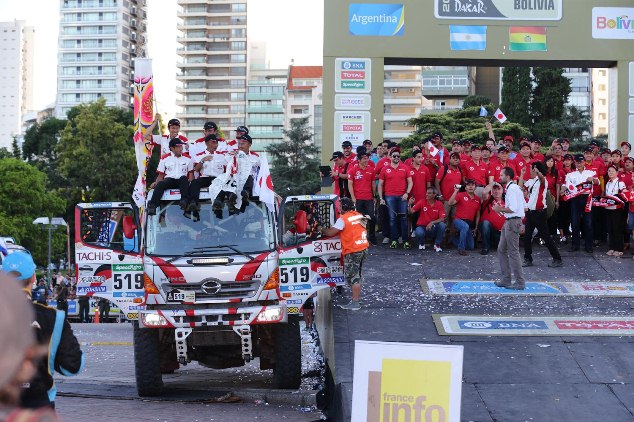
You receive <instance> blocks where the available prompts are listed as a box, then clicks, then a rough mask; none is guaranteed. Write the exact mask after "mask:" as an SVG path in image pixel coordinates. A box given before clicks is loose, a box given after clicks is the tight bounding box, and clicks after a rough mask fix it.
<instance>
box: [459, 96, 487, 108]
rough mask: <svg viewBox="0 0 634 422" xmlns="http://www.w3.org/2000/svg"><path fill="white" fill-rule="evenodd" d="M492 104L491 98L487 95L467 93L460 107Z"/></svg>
mask: <svg viewBox="0 0 634 422" xmlns="http://www.w3.org/2000/svg"><path fill="white" fill-rule="evenodd" d="M489 104H491V105H493V103H492V102H491V99H490V98H489V97H485V96H484V95H467V96H466V97H465V99H464V102H463V103H462V108H469V107H476V106H477V107H480V106H481V105H482V106H486V105H489Z"/></svg>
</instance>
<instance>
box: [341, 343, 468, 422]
mask: <svg viewBox="0 0 634 422" xmlns="http://www.w3.org/2000/svg"><path fill="white" fill-rule="evenodd" d="M354 349H355V351H354V380H353V381H354V382H353V392H352V420H353V421H382V422H398V421H447V422H449V421H459V420H460V400H461V394H462V393H461V391H462V356H463V347H462V346H445V345H437V344H413V343H386V342H376V341H360V340H357V341H356V342H355V348H354Z"/></svg>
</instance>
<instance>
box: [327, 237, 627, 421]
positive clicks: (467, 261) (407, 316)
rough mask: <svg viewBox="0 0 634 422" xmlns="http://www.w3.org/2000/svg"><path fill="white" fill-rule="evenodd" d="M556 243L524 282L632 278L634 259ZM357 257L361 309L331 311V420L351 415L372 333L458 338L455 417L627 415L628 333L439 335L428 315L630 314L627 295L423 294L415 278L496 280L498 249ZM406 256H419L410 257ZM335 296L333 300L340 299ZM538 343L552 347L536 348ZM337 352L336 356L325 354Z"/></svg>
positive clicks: (425, 339) (380, 337)
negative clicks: (365, 343) (359, 346)
mask: <svg viewBox="0 0 634 422" xmlns="http://www.w3.org/2000/svg"><path fill="white" fill-rule="evenodd" d="M604 254H605V251H602V250H600V249H599V250H598V251H597V252H596V253H595V254H594V255H588V254H585V253H583V252H581V253H578V252H577V253H574V254H571V253H568V252H565V249H564V251H563V252H562V255H563V260H564V264H565V266H564V267H563V268H557V269H551V268H548V267H547V266H546V265H547V263H548V262H549V261H550V256H549V255H548V252H547V250H546V249H545V248H543V247H537V248H536V249H535V251H534V263H535V266H534V267H531V268H527V269H526V271H525V276H526V278H527V280H528V281H601V282H609V281H629V282H631V281H634V261H633V260H632V259H631V258H630V259H628V260H625V259H618V258H612V257H608V256H606V255H604ZM366 262H367V263H366V265H365V266H364V273H365V285H364V290H363V294H362V303H363V308H362V309H361V310H359V311H344V310H341V309H340V308H338V307H335V308H333V310H332V322H333V329H332V330H325V331H324V330H322V332H323V333H324V335H325V336H328V335H329V334H330V333H332V338H333V340H334V345H333V346H332V354H330V353H329V352H328V350H329V347H330V346H329V345H328V344H327V343H328V339H327V338H324V339H322V343H326V345H325V350H326V355H327V356H328V357H331V356H333V355H334V357H331V358H330V365H331V366H333V367H334V379H335V383H336V384H338V389H339V390H340V391H341V396H340V398H341V400H340V402H339V403H338V404H339V405H340V406H341V408H340V412H339V413H338V414H336V415H334V417H335V419H337V420H346V421H347V420H350V408H351V404H352V385H353V382H352V373H353V366H354V341H355V340H375V341H390V342H391V341H394V342H414V343H432V344H459V345H463V346H464V369H463V393H462V413H461V417H462V420H469V421H520V420H527V421H554V420H561V421H597V420H606V421H608V420H609V421H634V355H633V354H632V353H631V352H632V350H633V348H634V338H632V337H492V336H483V337H471V336H455V337H451V336H439V335H438V333H437V331H436V328H435V326H434V324H433V321H432V317H431V314H434V313H441V314H473V315H520V316H523V315H525V316H530V315H579V316H589V315H595V316H596V315H605V316H631V315H632V309H633V308H634V301H633V300H632V299H631V298H629V299H628V298H607V297H564V296H532V297H520V296H496V295H492V296H484V295H482V296H429V295H425V294H424V293H423V291H422V290H421V287H420V279H424V278H428V279H432V278H433V279H440V278H442V279H463V280H464V279H472V280H495V279H499V278H500V275H499V269H498V265H497V260H496V257H495V255H494V254H493V255H489V256H481V255H479V253H478V252H477V251H476V252H471V253H470V255H469V256H467V257H462V256H459V255H458V254H457V253H456V250H455V249H453V250H448V251H445V252H443V253H440V254H436V253H434V252H433V251H418V250H415V251H414V250H407V251H406V250H402V249H401V250H390V249H387V248H385V247H380V246H379V247H375V248H372V249H371V252H370V256H369V259H368V260H367V261H366ZM412 264H423V265H422V266H421V265H412ZM347 300H348V298H347V293H346V297H342V296H340V295H336V294H335V295H334V296H333V302H334V303H335V304H340V303H344V302H347ZM544 344H547V345H549V347H543V346H544ZM333 360H334V363H333V362H332V361H333Z"/></svg>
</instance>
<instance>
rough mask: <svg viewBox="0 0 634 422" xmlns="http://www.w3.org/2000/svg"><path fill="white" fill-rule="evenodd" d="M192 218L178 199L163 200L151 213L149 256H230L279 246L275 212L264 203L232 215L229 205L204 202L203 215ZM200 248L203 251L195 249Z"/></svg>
mask: <svg viewBox="0 0 634 422" xmlns="http://www.w3.org/2000/svg"><path fill="white" fill-rule="evenodd" d="M192 217H193V218H188V217H186V216H185V215H184V213H183V211H182V210H181V209H180V207H179V206H178V201H163V202H161V206H160V208H159V209H157V212H156V215H152V216H148V217H147V218H148V220H147V230H146V242H145V245H146V246H145V251H146V253H147V254H148V255H160V256H182V255H190V256H192V255H198V254H199V255H205V256H209V255H227V254H235V253H236V252H235V251H234V250H232V249H230V248H229V249H228V248H214V247H217V246H220V245H231V246H232V248H234V249H236V250H239V251H240V253H243V254H250V253H251V254H252V253H257V252H265V251H271V250H273V249H275V234H274V226H273V215H272V214H271V213H270V212H269V210H268V208H267V207H266V205H265V204H264V203H261V202H253V201H251V202H249V203H248V205H247V206H246V208H244V211H242V210H241V211H240V212H238V213H235V214H232V215H230V214H229V212H228V209H227V207H225V208H224V209H223V210H222V211H215V212H214V210H213V209H212V205H211V202H209V201H202V202H200V212H199V218H200V219H197V218H196V217H197V216H196V215H195V214H194V215H193V216H192ZM196 248H198V250H200V253H195V251H196V250H197V249H196Z"/></svg>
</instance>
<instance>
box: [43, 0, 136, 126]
mask: <svg viewBox="0 0 634 422" xmlns="http://www.w3.org/2000/svg"><path fill="white" fill-rule="evenodd" d="M60 14H61V17H60V24H59V25H60V30H59V53H58V66H57V109H56V113H55V114H56V116H57V117H58V118H66V113H67V112H68V110H70V109H71V108H72V107H74V106H76V105H78V104H82V103H90V102H93V101H96V100H97V99H99V98H104V99H105V100H106V105H108V106H111V107H131V106H132V99H133V91H132V89H133V84H134V59H135V58H136V57H144V56H145V46H146V41H147V40H146V31H147V23H146V22H147V10H146V0H60Z"/></svg>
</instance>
